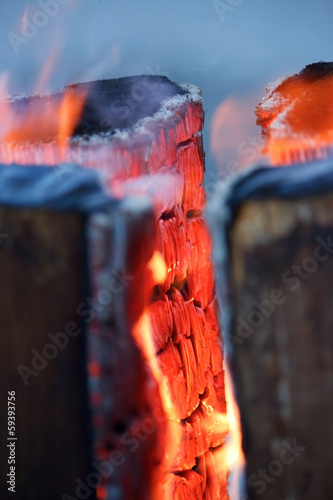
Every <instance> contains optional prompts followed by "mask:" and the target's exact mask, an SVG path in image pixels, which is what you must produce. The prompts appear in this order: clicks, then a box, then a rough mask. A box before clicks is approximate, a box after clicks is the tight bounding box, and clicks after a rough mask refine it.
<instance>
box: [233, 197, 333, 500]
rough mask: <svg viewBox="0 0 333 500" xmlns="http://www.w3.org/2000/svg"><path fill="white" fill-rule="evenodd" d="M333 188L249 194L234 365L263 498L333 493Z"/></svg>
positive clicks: (240, 232) (251, 487)
mask: <svg viewBox="0 0 333 500" xmlns="http://www.w3.org/2000/svg"><path fill="white" fill-rule="evenodd" d="M332 213H333V196H332V194H325V195H321V196H318V197H312V198H299V199H295V200H282V199H275V200H273V199H267V200H263V201H248V202H246V201H245V202H243V204H242V205H241V206H240V209H239V211H238V213H237V215H236V216H235V219H234V221H233V224H232V227H231V232H230V255H231V264H232V287H233V299H232V300H233V318H232V331H231V333H232V341H233V344H234V354H233V358H232V368H233V373H234V376H235V382H236V389H237V398H238V402H239V406H240V411H241V416H242V426H243V432H244V441H243V446H244V450H245V454H246V459H247V473H246V479H247V486H248V491H249V494H250V497H251V498H252V499H254V500H257V499H261V500H265V499H269V500H289V499H294V500H301V499H302V500H310V499H311V500H312V499H316V498H321V499H324V500H326V499H327V500H328V499H330V498H331V497H332V491H333V476H332V474H331V470H330V469H331V466H330V464H331V461H332V459H333V451H332V446H331V444H332V441H333V424H332V416H333V399H332V393H333V336H332V327H333V314H332V310H333V309H332V306H333V289H332V276H333V249H332V248H331V245H330V242H332V241H333V240H332V238H333V216H332Z"/></svg>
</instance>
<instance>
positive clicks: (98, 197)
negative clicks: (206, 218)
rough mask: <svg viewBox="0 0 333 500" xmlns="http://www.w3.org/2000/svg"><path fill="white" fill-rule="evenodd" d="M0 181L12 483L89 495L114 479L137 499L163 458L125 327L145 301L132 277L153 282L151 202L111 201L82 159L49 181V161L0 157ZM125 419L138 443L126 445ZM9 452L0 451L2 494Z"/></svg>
mask: <svg viewBox="0 0 333 500" xmlns="http://www.w3.org/2000/svg"><path fill="white" fill-rule="evenodd" d="M0 185H1V188H2V189H1V193H0V218H1V230H2V231H3V233H4V234H6V238H5V239H4V241H3V244H2V245H1V247H0V268H1V276H2V287H1V291H0V294H1V300H0V308H1V317H2V328H3V332H2V333H3V334H2V335H1V340H0V352H1V377H0V381H1V382H0V385H1V390H0V393H1V402H2V405H3V407H5V405H7V402H6V401H7V394H8V390H9V391H15V396H14V402H15V405H16V407H15V405H14V407H15V418H16V421H15V424H16V425H14V427H15V428H16V429H15V431H14V432H13V431H11V432H13V433H11V434H10V436H9V435H8V432H7V421H6V420H5V419H4V418H3V419H2V421H1V438H0V439H1V448H2V450H6V449H7V448H6V447H7V444H8V442H9V441H8V440H7V436H9V437H10V438H11V439H12V440H13V441H12V442H13V443H14V444H15V445H16V443H17V448H16V456H15V453H14V457H15V458H14V462H11V463H12V464H14V465H13V467H14V469H13V470H14V476H16V481H14V483H15V488H14V490H15V492H16V494H17V495H18V497H19V498H22V499H23V498H28V496H29V498H33V499H38V498H50V499H59V498H63V499H65V498H73V497H74V498H76V497H77V496H78V491H79V490H80V491H84V490H85V491H86V494H88V493H89V492H90V494H89V498H95V493H94V492H95V487H96V484H97V485H100V486H101V485H103V486H101V487H100V488H99V490H98V498H102V497H103V492H104V490H105V487H106V485H105V478H107V477H108V478H110V477H112V483H113V486H114V487H115V488H119V489H121V490H122V491H124V492H125V494H126V495H127V498H132V497H133V495H134V494H135V495H137V498H144V497H147V496H149V494H150V493H151V491H152V476H153V471H154V467H155V466H156V463H158V461H161V458H162V457H161V453H160V454H159V453H158V447H157V446H156V439H158V435H157V433H156V428H151V427H150V428H149V429H150V430H149V433H148V430H147V428H148V423H147V422H148V421H147V418H148V417H149V418H150V417H151V414H152V412H153V410H154V409H156V408H159V407H160V406H161V403H160V399H159V396H158V390H157V387H156V386H155V387H154V386H152V385H151V380H150V377H149V372H147V369H148V367H147V366H146V363H145V360H144V359H143V357H142V355H141V353H140V351H139V350H138V348H137V346H136V343H135V341H134V339H133V335H132V327H133V324H134V323H135V322H136V321H137V319H138V317H139V316H140V314H141V313H142V311H143V308H144V306H145V301H144V300H143V299H142V300H138V297H137V290H138V286H140V289H141V297H142V298H144V296H145V293H146V292H145V290H149V287H150V286H151V283H150V282H149V280H151V277H149V276H150V275H149V272H147V271H148V268H147V263H148V262H149V259H150V258H151V255H152V253H153V246H152V244H150V241H152V236H153V234H154V228H153V216H152V211H151V209H150V208H149V205H148V204H147V203H145V202H144V200H136V201H135V202H134V201H132V202H131V201H130V200H129V199H127V200H124V201H121V202H120V201H115V200H112V199H111V198H109V197H107V196H106V195H105V194H104V193H103V190H102V188H101V186H100V182H99V180H98V177H97V175H96V174H95V173H94V172H89V171H85V170H81V169H77V170H75V172H71V173H69V174H68V176H67V177H66V180H65V181H64V182H62V183H59V180H58V178H57V177H56V175H55V173H54V171H53V170H51V169H49V168H45V167H44V168H43V167H38V168H37V167H22V166H20V167H18V166H12V167H11V168H10V169H8V167H3V166H2V167H1V168H0ZM115 221H116V223H117V225H118V228H117V230H115V228H114V224H115ZM138 227H140V232H139V231H138V230H137V228H138ZM124 233H125V234H126V235H127V236H126V240H124V238H123V234H124ZM87 235H88V237H87ZM120 242H121V243H122V244H121V245H120ZM110 245H111V247H112V248H113V252H110ZM134 252H135V256H136V258H133V253H134ZM144 276H146V278H144ZM124 311H127V314H126V315H125V314H124ZM126 365H130V366H131V367H132V368H133V370H127V371H123V366H126ZM119 370H122V376H121V378H120V377H114V376H112V373H113V372H114V371H119ZM138 381H139V382H138ZM88 389H89V393H90V396H89V393H88ZM109 394H112V401H110V398H109ZM128 394H131V398H128ZM153 401H154V402H155V406H154V408H152V407H151V406H150V405H151V404H152V402H153ZM12 407H13V406H11V408H12ZM11 421H12V419H11ZM93 426H94V429H95V437H94V441H93V439H92V432H93ZM135 427H138V428H140V427H142V428H143V429H144V430H145V431H146V434H145V436H144V437H145V442H144V443H143V445H142V446H141V447H140V448H139V447H138V450H137V452H136V453H134V452H132V453H131V450H130V448H129V445H130V444H131V445H132V446H133V440H134V437H135V432H136V431H135ZM124 436H126V438H127V441H126V440H125V439H122V437H124ZM130 438H131V439H132V443H130ZM137 441H138V438H137ZM138 442H139V441H138ZM119 443H121V445H120V444H119ZM115 450H117V453H116V452H115ZM96 457H97V458H98V459H100V461H101V463H100V465H98V463H97V462H96ZM46 458H47V459H46ZM7 459H8V457H7V455H6V454H5V453H1V455H0V460H1V462H0V467H1V470H2V471H3V475H2V480H1V483H0V488H1V490H0V491H1V496H2V497H3V498H5V497H8V484H6V479H5V478H7V476H6V474H7V472H9V465H8V463H7ZM94 464H95V465H94ZM134 466H135V468H136V471H137V476H134V475H131V474H129V471H131V469H132V467H134ZM103 467H104V469H103ZM15 471H16V473H15ZM27 492H29V493H27ZM87 492H88V493H87ZM107 494H108V495H110V492H107ZM27 495H28V496H27Z"/></svg>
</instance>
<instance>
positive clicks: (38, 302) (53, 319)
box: [0, 206, 92, 499]
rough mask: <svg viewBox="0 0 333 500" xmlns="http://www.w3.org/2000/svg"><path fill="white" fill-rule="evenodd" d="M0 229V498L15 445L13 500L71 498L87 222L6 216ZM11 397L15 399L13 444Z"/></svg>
mask: <svg viewBox="0 0 333 500" xmlns="http://www.w3.org/2000/svg"><path fill="white" fill-rule="evenodd" d="M0 220H1V227H2V230H3V231H4V232H5V233H6V235H7V237H6V239H5V240H4V242H3V243H2V245H1V247H0V275H1V286H0V315H1V318H2V321H1V335H0V352H1V377H0V385H1V388H0V393H1V398H0V399H1V406H2V415H3V418H2V419H1V432H0V436H1V437H0V439H1V454H0V457H1V462H0V469H1V472H2V474H1V491H2V498H5V497H6V498H8V497H10V492H8V486H9V485H8V484H6V479H8V477H6V475H7V473H8V472H9V464H8V460H7V459H8V456H9V449H8V448H6V446H7V445H8V443H11V442H13V443H14V445H15V451H16V461H15V472H16V474H15V475H16V488H15V493H16V498H22V499H23V498H50V499H51V498H53V499H56V498H57V499H59V498H61V495H62V494H63V493H64V492H68V493H72V494H73V495H74V493H75V487H74V488H73V486H74V482H73V479H74V480H75V478H77V477H78V478H83V479H84V478H86V477H87V476H88V474H89V472H90V468H91V465H90V464H91V461H92V449H91V442H92V435H91V423H90V417H89V403H88V386H87V374H86V331H85V327H84V324H82V320H81V318H80V317H79V316H78V314H77V312H76V308H77V305H78V304H79V303H80V302H81V301H82V300H84V299H85V297H86V296H87V294H88V287H87V262H86V255H85V252H86V244H85V238H84V220H83V216H82V215H80V214H78V213H76V214H75V213H71V214H67V213H52V212H46V211H42V210H38V211H35V210H29V209H14V208H12V207H4V206H2V207H0ZM54 335H55V336H56V337H53V336H54ZM56 338H57V340H56ZM57 343H59V346H57ZM65 344H67V345H66V346H65ZM60 345H61V347H60ZM8 391H15V415H16V425H15V438H16V439H14V437H13V441H12V440H11V439H10V437H11V436H10V435H9V433H8V431H7V418H6V409H7V408H6V407H7V394H8ZM5 450H6V451H7V453H6V451H5ZM6 495H8V496H6Z"/></svg>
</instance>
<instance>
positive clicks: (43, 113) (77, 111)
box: [0, 52, 87, 162]
mask: <svg viewBox="0 0 333 500" xmlns="http://www.w3.org/2000/svg"><path fill="white" fill-rule="evenodd" d="M56 59H57V53H56V52H54V54H53V55H52V56H51V57H50V58H49V59H48V60H47V61H46V63H45V65H44V67H43V69H42V71H41V74H40V77H39V80H38V83H37V87H38V88H43V87H44V86H45V84H46V82H47V81H48V79H49V77H50V74H51V72H52V69H53V67H54V64H55V62H56ZM0 92H1V94H2V95H7V96H8V75H6V74H4V75H2V76H1V77H0ZM86 94H87V90H85V91H83V90H82V89H77V88H76V89H75V90H73V89H70V88H69V89H67V90H66V91H65V92H64V93H63V94H60V95H57V94H54V95H51V96H50V97H45V98H44V100H43V102H41V101H39V98H38V96H32V97H31V102H25V103H24V104H21V103H20V100H19V99H18V100H16V101H13V102H12V101H11V99H8V98H7V97H5V98H3V100H2V101H0V115H1V125H0V142H1V143H3V144H5V145H6V147H8V148H13V149H14V148H17V146H18V145H20V146H22V145H25V146H28V145H29V144H31V143H36V144H38V143H41V142H50V141H54V142H56V143H58V145H59V155H60V158H58V160H59V161H63V160H64V159H65V155H66V147H67V144H68V139H69V138H70V137H71V135H72V133H73V132H74V130H75V127H76V125H77V123H78V122H79V120H80V117H81V116H82V112H83V107H84V104H85V101H86ZM28 157H29V155H28ZM24 161H25V158H24V155H23V157H22V162H24Z"/></svg>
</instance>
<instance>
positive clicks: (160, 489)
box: [0, 75, 228, 500]
mask: <svg viewBox="0 0 333 500" xmlns="http://www.w3.org/2000/svg"><path fill="white" fill-rule="evenodd" d="M6 105H7V107H6ZM63 105H64V106H69V107H67V108H66V109H67V111H69V112H68V113H67V114H66V113H65V114H64V116H69V117H71V118H75V119H74V124H75V126H74V127H72V125H73V123H72V122H71V123H67V124H66V126H65V127H64V126H63V127H62V129H61V131H63V130H64V129H65V130H67V131H68V132H70V133H69V135H68V137H62V136H61V134H60V130H59V116H58V114H57V111H58V110H59V109H61V106H63ZM4 106H5V109H6V110H7V111H8V103H6V104H5V105H4ZM0 107H1V106H0ZM9 107H10V112H11V113H12V114H13V115H14V118H15V119H14V122H15V124H16V128H15V130H13V131H12V132H13V133H8V134H7V135H6V137H7V138H9V139H10V141H4V142H3V143H2V144H1V145H0V161H2V162H4V163H6V164H7V163H11V162H13V161H15V162H18V163H20V164H29V163H30V164H39V163H43V164H47V165H50V166H53V168H54V170H55V173H56V175H57V176H58V178H59V180H60V181H62V180H66V177H67V174H68V173H69V172H70V171H71V170H73V169H72V167H71V162H74V163H76V164H79V165H81V166H83V167H86V168H93V169H96V170H99V171H102V172H103V173H104V174H105V177H106V180H107V183H108V185H109V186H110V188H111V191H112V193H113V194H115V195H116V196H117V197H119V198H123V197H125V198H126V197H128V196H133V195H135V196H138V197H148V198H149V199H150V200H151V202H152V205H153V208H154V215H155V220H154V226H155V235H154V236H152V237H151V238H150V239H149V238H146V244H147V246H148V247H149V248H150V245H153V248H154V250H155V251H156V252H159V254H160V255H161V256H162V258H163V260H164V261H165V264H166V269H167V274H166V279H165V281H164V282H163V283H161V284H159V285H158V286H156V287H154V289H152V290H150V292H151V293H150V297H149V300H148V299H147V301H146V311H145V312H146V313H147V314H148V316H149V317H150V320H151V323H152V341H153V346H154V348H155V355H156V360H157V365H158V367H159V369H160V370H161V373H162V376H163V379H164V383H163V385H166V386H167V387H168V391H169V393H170V400H171V402H172V405H173V406H174V407H175V408H176V414H177V415H176V418H175V419H176V420H177V422H178V427H177V432H180V433H181V439H180V442H179V444H178V445H177V446H174V449H173V450H172V451H171V453H169V455H173V457H174V459H173V460H172V464H171V465H170V464H168V466H166V465H165V464H164V468H163V467H162V471H161V472H162V479H161V480H160V481H157V483H158V484H157V487H156V491H157V493H156V498H158V500H160V499H162V498H166V500H168V499H169V498H175V500H184V499H185V498H189V497H191V496H193V497H194V496H195V495H198V491H200V495H201V496H199V498H211V497H212V498H214V500H218V499H223V500H225V499H226V498H227V481H228V479H227V476H228V471H227V470H226V467H224V464H222V463H221V464H220V466H219V467H218V466H217V464H216V463H215V462H216V458H215V457H216V455H217V454H218V453H219V451H220V450H221V447H222V446H223V445H224V442H225V438H226V434H227V426H226V425H225V424H224V423H223V422H225V412H226V405H225V394H224V373H223V354H222V347H221V339H220V332H219V327H218V321H217V316H218V309H217V301H216V292H215V288H214V277H213V266H212V262H211V256H210V253H211V242H210V236H209V233H208V229H207V227H206V222H205V219H204V217H203V214H202V211H203V208H204V205H205V191H204V185H203V180H204V151H203V142H202V128H203V121H204V112H203V105H202V99H201V92H200V90H199V89H198V88H196V87H195V86H193V85H190V84H182V85H177V84H175V83H173V82H170V81H169V80H168V79H167V78H165V77H161V76H147V75H146V76H145V75H143V76H134V77H126V78H120V79H116V80H108V81H101V82H92V83H87V84H79V85H73V86H69V87H67V88H65V89H63V91H62V92H59V93H57V94H56V95H52V96H40V95H32V96H24V97H23V96H21V97H13V98H12V99H10V103H9ZM70 111H71V112H70ZM80 111H81V112H82V113H81V116H80V113H79V112H80ZM49 116H52V119H49V118H47V117H49ZM62 116H63V115H62ZM43 117H46V118H45V120H43ZM76 119H77V120H76ZM29 120H30V127H27V123H28V122H29ZM43 121H45V122H46V125H45V128H44V129H43V132H41V127H38V128H37V127H35V126H34V123H36V122H37V123H38V124H39V123H40V122H43ZM63 125H64V124H63ZM44 132H45V133H44ZM29 134H30V135H29ZM61 162H65V163H64V164H61ZM132 231H134V229H133V227H132ZM137 231H138V233H140V232H142V231H141V226H140V225H139V224H137ZM126 237H127V236H126V234H125V236H124V238H125V239H126ZM102 239H103V238H102ZM97 244H98V243H97ZM93 246H95V244H94V243H93ZM133 248H135V246H133ZM103 255H104V254H103ZM104 257H105V258H106V255H104ZM104 257H103V258H104ZM110 258H111V257H110ZM131 258H132V259H134V261H135V259H137V253H136V252H135V251H133V252H132V254H131ZM102 261H103V259H102ZM141 262H142V261H141ZM138 266H139V264H138ZM139 275H140V277H141V278H142V277H143V276H144V273H143V272H142V273H141V274H139ZM142 279H143V278H142ZM95 285H96V289H97V290H98V287H99V281H98V280H96V283H95ZM133 289H134V288H133V287H131V290H133ZM135 290H138V292H137V294H136V302H140V304H141V303H142V302H144V301H143V300H142V299H143V294H142V287H141V291H140V287H137V288H135ZM133 303H135V301H132V306H133ZM119 311H122V314H123V317H124V318H126V317H127V315H128V309H126V308H123V309H121V308H118V314H120V312H119ZM111 318H112V316H111V317H109V316H107V319H106V320H105V322H106V323H105V324H108V325H109V324H110V323H112V319H111ZM103 321H104V320H103ZM102 324H103V325H104V323H103V322H102ZM132 340H133V338H132ZM118 342H119V345H118V347H119V350H120V351H119V352H120V353H121V354H122V355H123V356H124V357H121V356H120V357H119V359H121V360H123V359H126V357H125V353H124V351H123V350H121V343H122V346H124V345H126V344H125V342H124V341H123V339H122V336H119V339H118ZM143 342H144V341H143V340H142V339H141V344H140V339H139V347H140V349H141V350H142V352H144V347H145V346H144V345H142V343H143ZM105 359H109V361H110V365H109V366H108V365H107V362H105V367H104V368H105V371H107V370H108V374H109V378H108V382H107V384H104V387H113V388H114V387H117V388H119V387H121V384H119V376H121V377H124V379H125V380H127V377H126V376H125V375H123V372H125V373H126V374H127V367H128V366H130V363H124V364H122V363H121V362H119V363H116V362H115V359H117V357H116V356H115V357H114V358H113V357H112V356H111V354H110V355H109V358H106V356H105V358H104V360H105ZM129 359H130V357H129ZM150 361H151V360H150ZM113 363H114V364H113ZM115 367H117V370H118V371H117V370H116V369H115ZM147 373H148V374H150V375H152V374H151V370H149V369H147ZM111 375H112V376H113V377H114V378H113V380H112V376H111ZM131 375H132V372H131ZM153 379H154V377H152V380H151V384H152V386H154V380H153ZM121 380H122V379H121ZM131 380H132V379H131ZM132 381H133V380H132ZM117 384H118V385H117ZM128 387H132V388H133V387H134V386H131V385H130V384H129V385H126V388H128ZM141 388H142V380H140V378H139V377H137V379H136V387H135V389H133V391H134V392H135V394H140V391H141ZM133 391H132V392H133ZM129 392H130V391H129ZM119 393H122V394H126V396H125V397H122V398H121V397H120V396H119ZM116 394H117V401H120V404H119V405H117V406H116V407H114V408H113V414H112V412H110V419H109V424H108V426H105V427H103V429H107V430H108V433H104V441H103V440H102V441H101V440H100V437H101V435H103V432H101V429H100V428H97V429H95V431H96V435H97V436H98V443H99V444H98V447H97V448H98V451H99V452H100V450H101V449H104V450H105V449H107V448H109V449H112V450H113V449H114V450H116V451H119V450H120V451H121V452H122V451H123V449H124V445H123V443H122V442H121V441H120V438H121V435H122V434H124V433H125V432H126V431H128V430H130V431H131V433H132V434H133V435H134V439H136V440H137V439H138V438H137V434H138V432H139V431H140V428H139V429H138V428H135V418H134V417H135V412H133V409H132V408H131V406H130V404H129V403H130V401H129V398H128V396H127V393H126V392H121V390H118V391H116ZM118 397H119V399H118ZM151 401H153V399H151ZM147 406H148V407H151V403H149V404H148V403H147ZM125 410H127V420H126V418H125ZM163 411H164V421H163V419H162V424H161V426H160V423H159V422H157V423H158V428H159V429H158V435H159V436H161V437H162V438H163V439H165V422H169V423H170V420H171V423H170V425H173V421H172V419H171V417H170V414H168V412H167V410H166V408H164V409H163ZM139 414H140V417H141V416H142V413H139ZM221 414H222V415H223V416H222V418H221ZM118 415H120V416H121V418H118ZM106 420H107V419H106V418H103V419H102V421H103V422H104V423H103V425H104V424H105V422H106ZM96 421H97V422H98V423H100V420H98V419H96ZM119 433H120V436H119ZM135 433H136V434H135ZM132 434H131V438H132V437H133V436H132ZM110 436H111V437H110ZM145 437H146V436H145ZM163 439H162V440H163ZM139 441H140V439H139ZM101 443H102V445H101ZM100 445H101V446H100ZM164 445H165V446H167V443H165V442H164ZM127 446H128V445H127ZM140 446H141V447H144V446H145V440H144V439H141V442H140ZM133 447H134V448H135V445H133ZM157 448H158V446H156V447H155V451H156V449H157ZM160 448H161V446H160ZM162 448H163V446H162ZM147 449H148V447H147ZM167 454H168V453H167V452H165V455H167ZM151 455H152V456H153V454H152V453H151ZM126 456H129V459H128V461H127V463H128V464H129V463H131V464H133V466H132V468H131V469H130V467H129V466H127V469H126V467H125V466H124V470H127V475H126V474H124V475H123V476H121V475H120V474H119V473H118V469H115V474H114V476H112V477H110V484H109V491H112V488H119V490H120V491H121V492H122V494H123V495H124V496H125V497H126V500H132V498H133V499H134V498H135V500H137V499H138V498H140V494H141V493H139V491H140V492H141V491H145V490H144V488H142V489H140V490H139V491H138V490H137V489H135V488H134V486H133V485H136V484H137V483H136V481H135V478H137V477H141V483H140V484H141V485H142V484H145V483H147V481H146V480H145V474H144V471H143V470H142V469H143V467H142V464H143V461H142V460H141V457H140V454H138V455H135V454H134V453H132V454H127V455H126ZM155 462H158V460H155ZM199 462H200V465H198V463H199ZM130 470H131V471H132V472H130ZM139 470H140V473H141V476H140V474H139V472H138V471H139ZM145 470H146V471H147V470H148V467H146V469H145ZM164 484H166V485H167V487H164ZM110 495H111V493H110ZM142 495H143V493H142Z"/></svg>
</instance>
